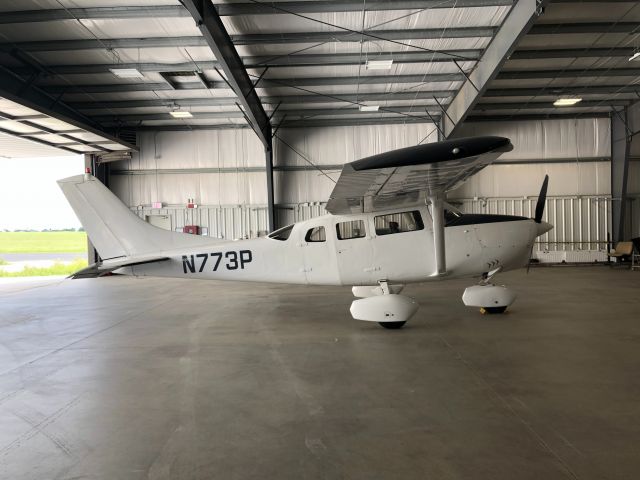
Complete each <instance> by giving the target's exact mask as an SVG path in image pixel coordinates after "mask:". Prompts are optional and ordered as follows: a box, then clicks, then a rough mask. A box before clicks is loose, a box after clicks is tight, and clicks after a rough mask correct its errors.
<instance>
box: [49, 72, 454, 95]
mask: <svg viewBox="0 0 640 480" xmlns="http://www.w3.org/2000/svg"><path fill="white" fill-rule="evenodd" d="M464 79H465V77H464V75H463V74H462V73H434V74H432V75H371V76H362V77H357V76H353V77H318V78H305V77H302V78H265V79H262V80H261V81H260V86H259V87H258V88H264V87H296V86H297V87H311V86H332V85H381V84H393V83H417V84H420V83H438V82H445V83H448V82H459V81H463V80H464ZM209 84H210V86H211V88H213V89H220V88H229V87H228V86H227V84H226V83H225V82H222V81H219V80H216V81H209ZM176 87H177V89H178V90H203V89H204V87H203V86H202V83H201V82H181V83H179V84H176ZM41 88H43V89H46V90H47V91H48V92H50V93H55V94H60V93H88V94H90V93H109V92H145V91H148V92H152V91H154V90H175V89H174V88H173V87H172V86H171V85H169V84H167V83H144V82H143V83H114V84H103V85H96V84H83V85H42V84H41Z"/></svg>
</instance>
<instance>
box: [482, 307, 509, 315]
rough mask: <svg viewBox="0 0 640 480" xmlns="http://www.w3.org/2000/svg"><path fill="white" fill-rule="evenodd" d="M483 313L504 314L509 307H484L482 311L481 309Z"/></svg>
mask: <svg viewBox="0 0 640 480" xmlns="http://www.w3.org/2000/svg"><path fill="white" fill-rule="evenodd" d="M480 310H481V311H482V310H484V312H482V313H489V314H494V313H504V312H505V311H506V310H507V307H506V306H505V307H484V308H482V309H480Z"/></svg>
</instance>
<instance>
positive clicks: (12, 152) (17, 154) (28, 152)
mask: <svg viewBox="0 0 640 480" xmlns="http://www.w3.org/2000/svg"><path fill="white" fill-rule="evenodd" d="M68 155H74V154H73V153H71V152H69V151H66V150H62V149H60V148H55V147H52V146H48V145H42V144H39V143H36V142H33V141H31V140H27V139H26V138H22V137H16V136H14V135H7V134H5V133H0V158H2V157H4V158H32V157H63V156H68Z"/></svg>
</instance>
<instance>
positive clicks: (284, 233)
mask: <svg viewBox="0 0 640 480" xmlns="http://www.w3.org/2000/svg"><path fill="white" fill-rule="evenodd" d="M291 230H293V225H289V226H287V227H282V228H280V229H278V230H276V231H275V232H273V233H270V234H269V235H268V236H269V238H272V239H274V240H280V241H282V242H284V241H285V240H287V239H288V238H289V235H291Z"/></svg>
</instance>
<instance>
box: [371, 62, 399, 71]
mask: <svg viewBox="0 0 640 480" xmlns="http://www.w3.org/2000/svg"><path fill="white" fill-rule="evenodd" d="M392 64H393V60H367V70H389V69H390V68H391V65H392Z"/></svg>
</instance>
